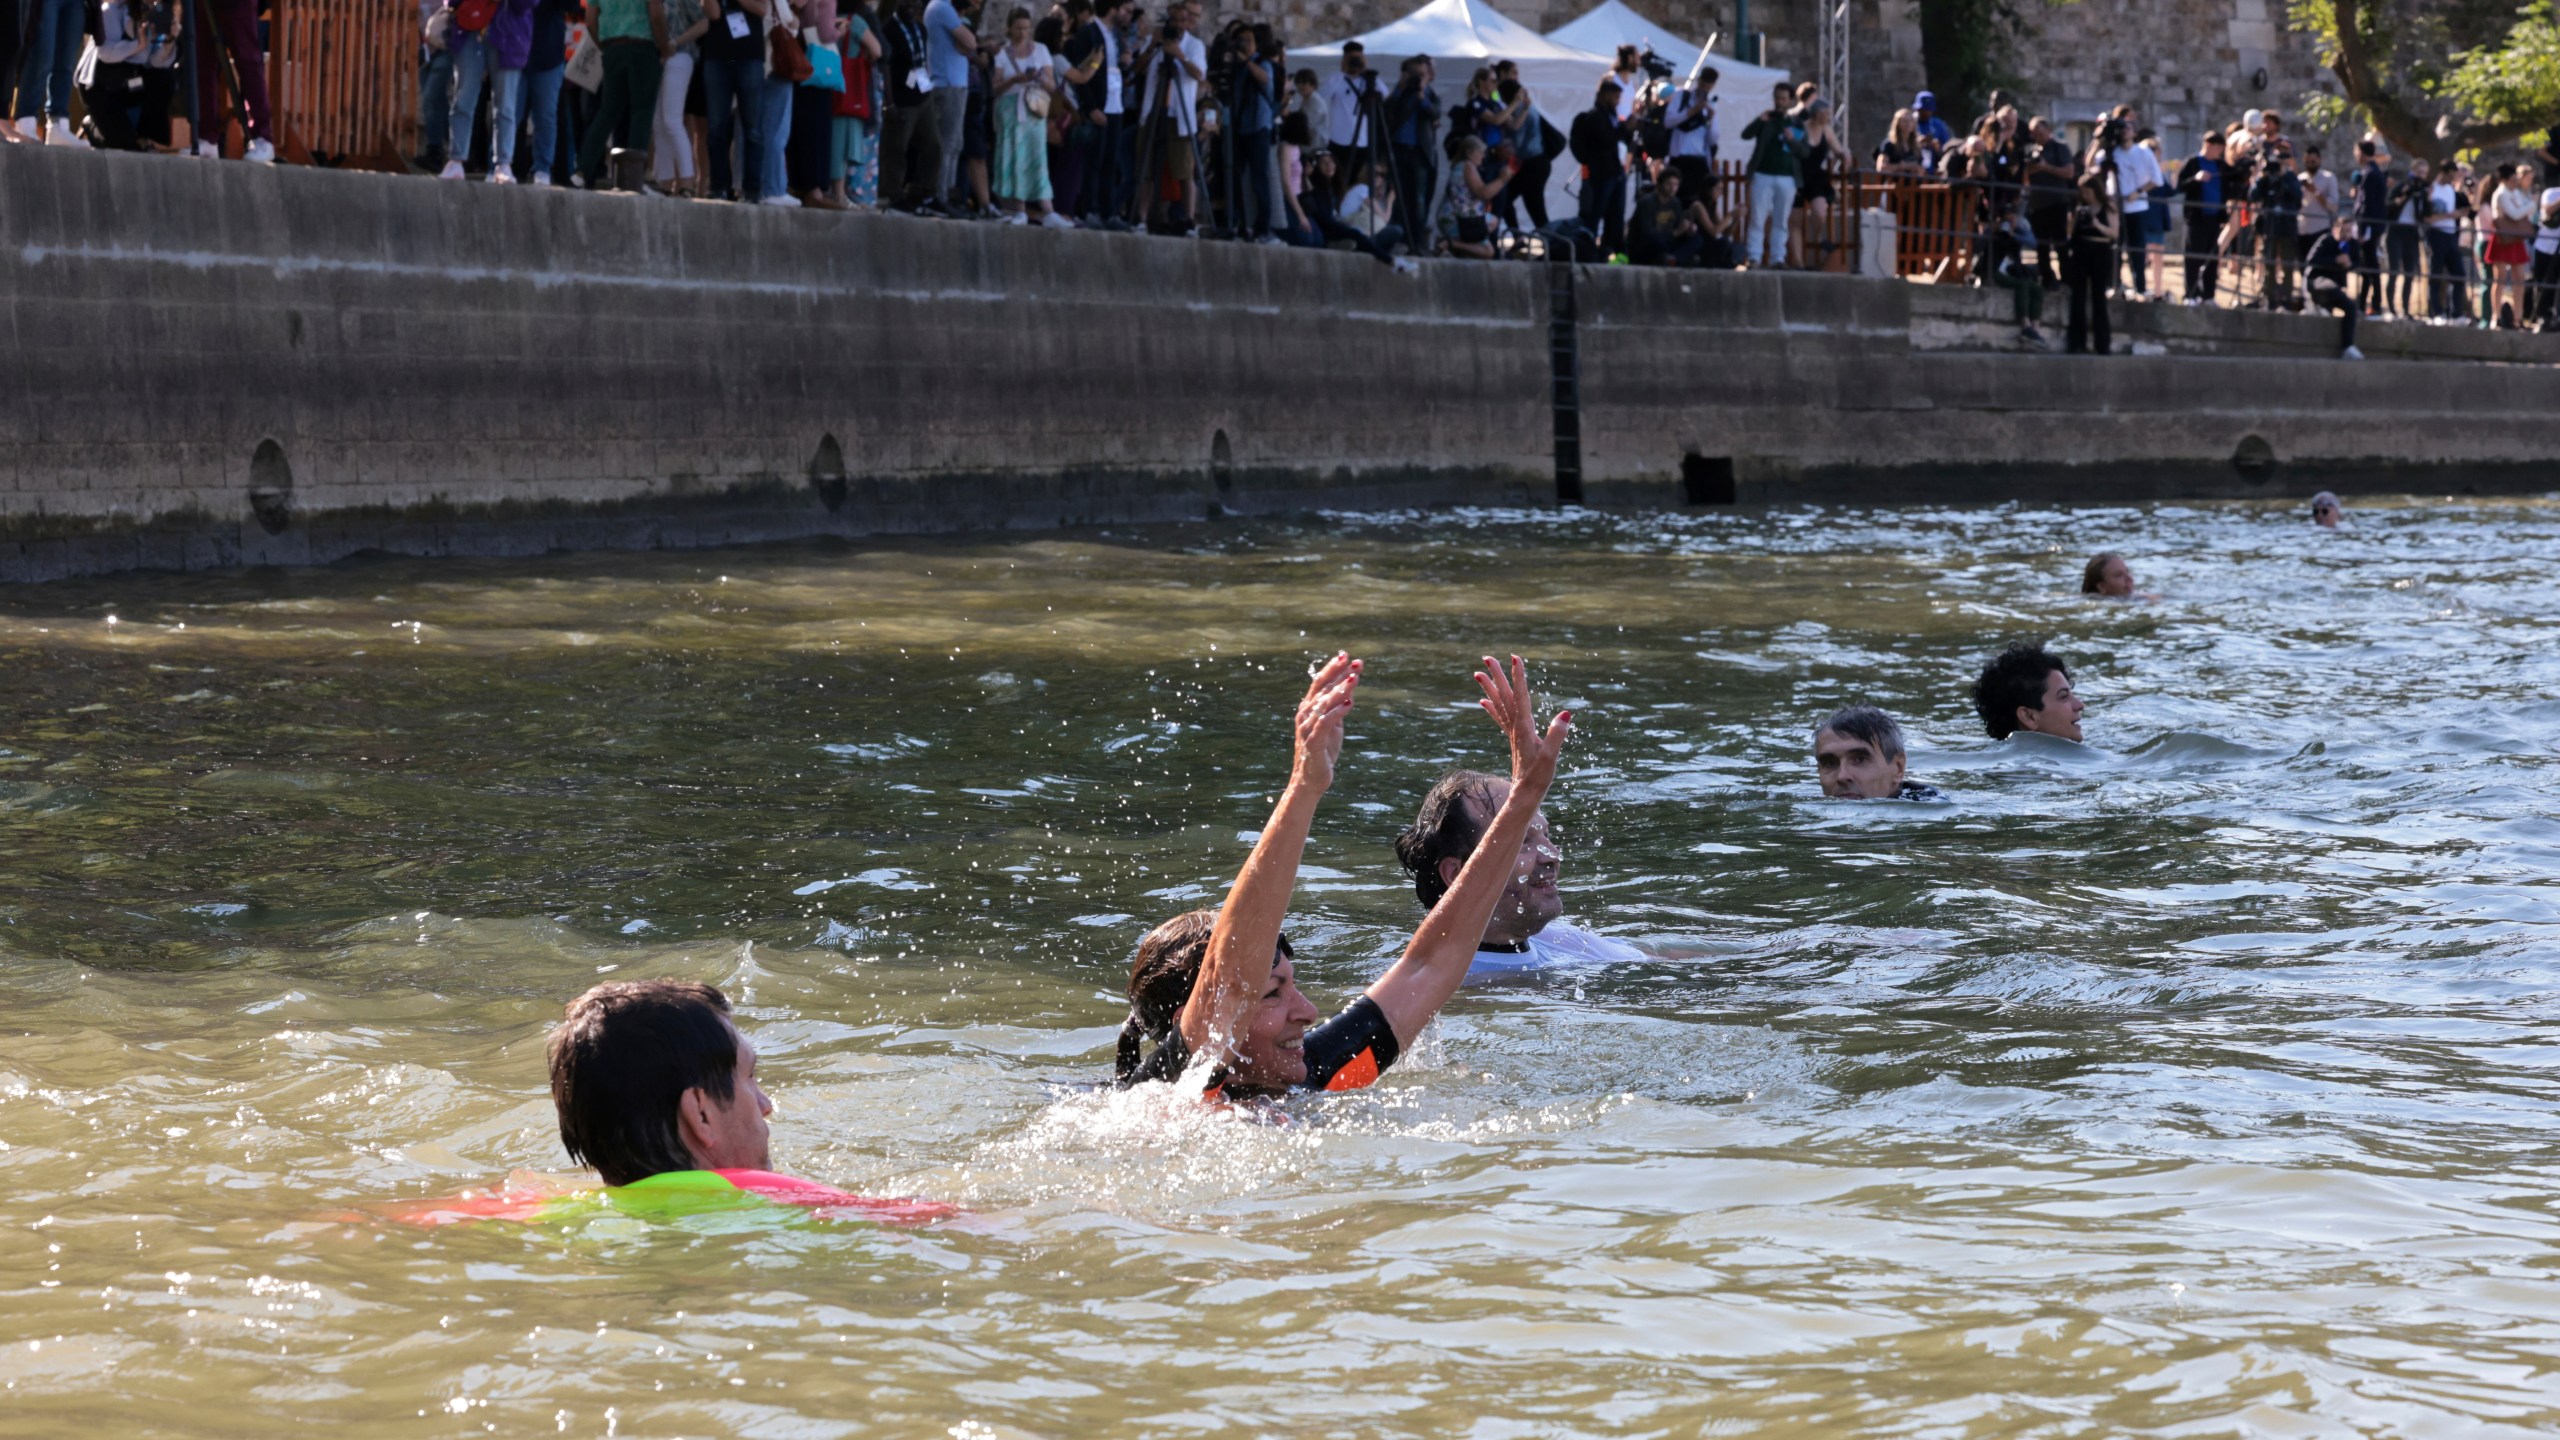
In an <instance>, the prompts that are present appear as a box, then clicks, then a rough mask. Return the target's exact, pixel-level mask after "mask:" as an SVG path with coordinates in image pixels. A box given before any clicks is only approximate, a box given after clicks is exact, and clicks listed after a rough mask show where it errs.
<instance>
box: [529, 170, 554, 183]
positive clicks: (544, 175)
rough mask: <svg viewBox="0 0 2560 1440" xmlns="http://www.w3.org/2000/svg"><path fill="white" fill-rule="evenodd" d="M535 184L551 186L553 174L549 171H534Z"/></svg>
mask: <svg viewBox="0 0 2560 1440" xmlns="http://www.w3.org/2000/svg"><path fill="white" fill-rule="evenodd" d="M533 183H534V184H536V185H549V184H550V183H551V172H550V171H548V170H536V171H534V172H533Z"/></svg>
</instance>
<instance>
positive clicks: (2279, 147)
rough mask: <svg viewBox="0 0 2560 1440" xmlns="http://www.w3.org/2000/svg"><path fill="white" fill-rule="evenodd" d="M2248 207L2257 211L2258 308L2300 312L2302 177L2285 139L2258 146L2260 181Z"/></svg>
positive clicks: (2251, 189)
mask: <svg viewBox="0 0 2560 1440" xmlns="http://www.w3.org/2000/svg"><path fill="white" fill-rule="evenodd" d="M2249 203H2250V204H2251V205H2253V206H2255V207H2257V211H2258V263H2259V267H2260V269H2259V275H2258V304H2259V306H2260V307H2261V308H2263V309H2267V310H2278V309H2298V308H2300V307H2299V306H2298V305H2297V304H2296V302H2295V300H2294V293H2293V285H2294V269H2295V266H2296V265H2297V264H2298V263H2299V261H2300V259H2301V253H2302V252H2301V249H2300V241H2299V240H2298V239H2297V238H2296V237H2297V236H2298V235H2299V234H2300V233H2301V232H2300V230H2299V228H2298V225H2297V221H2296V217H2297V216H2299V215H2300V214H2301V213H2302V176H2301V175H2300V174H2298V173H2297V172H2296V171H2295V170H2294V168H2293V146H2292V145H2291V144H2290V143H2288V142H2287V141H2286V140H2284V139H2283V137H2281V136H2278V137H2276V138H2273V139H2268V140H2262V141H2260V142H2259V146H2258V178H2257V179H2256V180H2254V181H2252V182H2250V185H2249Z"/></svg>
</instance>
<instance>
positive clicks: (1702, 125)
mask: <svg viewBox="0 0 2560 1440" xmlns="http://www.w3.org/2000/svg"><path fill="white" fill-rule="evenodd" d="M1717 79H1718V76H1717V74H1716V72H1715V69H1714V67H1712V66H1710V67H1708V68H1706V69H1703V70H1700V71H1699V72H1698V73H1697V74H1696V75H1693V76H1691V77H1690V78H1689V79H1688V80H1687V81H1686V82H1684V83H1683V84H1682V85H1681V86H1680V88H1678V89H1676V90H1674V91H1672V92H1671V94H1670V97H1669V99H1668V100H1667V101H1666V102H1665V104H1664V105H1663V110H1662V123H1663V125H1664V127H1665V128H1667V129H1668V130H1669V131H1670V139H1669V143H1668V145H1667V146H1666V148H1667V149H1668V150H1669V151H1670V152H1671V153H1670V155H1669V157H1668V158H1669V159H1670V161H1671V165H1672V168H1674V169H1676V170H1678V171H1679V172H1680V192H1681V193H1682V194H1684V195H1686V196H1688V197H1689V198H1690V199H1691V200H1692V201H1698V200H1704V199H1706V198H1707V196H1708V194H1709V193H1710V187H1712V186H1713V185H1714V184H1715V173H1716V151H1717V149H1718V148H1719V139H1720V137H1719V136H1718V135H1717V134H1716V99H1715V92H1716V80H1717Z"/></svg>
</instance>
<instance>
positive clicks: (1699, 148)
mask: <svg viewBox="0 0 2560 1440" xmlns="http://www.w3.org/2000/svg"><path fill="white" fill-rule="evenodd" d="M1701 112H1704V113H1705V115H1706V117H1707V123H1706V124H1704V125H1701V126H1699V127H1698V128H1696V129H1694V130H1683V129H1681V128H1680V124H1681V122H1682V121H1684V120H1687V119H1688V118H1689V117H1690V116H1692V115H1696V114H1699V113H1701ZM1662 123H1663V124H1665V125H1668V126H1670V127H1671V154H1672V157H1673V158H1674V159H1678V158H1680V157H1682V156H1695V157H1696V158H1698V159H1700V160H1704V159H1706V158H1707V157H1708V156H1710V155H1713V154H1714V153H1715V151H1716V107H1715V100H1714V97H1712V96H1708V95H1697V96H1692V95H1691V94H1690V93H1689V92H1688V91H1686V90H1674V91H1672V92H1671V103H1670V104H1668V105H1666V106H1664V107H1663V109H1662Z"/></svg>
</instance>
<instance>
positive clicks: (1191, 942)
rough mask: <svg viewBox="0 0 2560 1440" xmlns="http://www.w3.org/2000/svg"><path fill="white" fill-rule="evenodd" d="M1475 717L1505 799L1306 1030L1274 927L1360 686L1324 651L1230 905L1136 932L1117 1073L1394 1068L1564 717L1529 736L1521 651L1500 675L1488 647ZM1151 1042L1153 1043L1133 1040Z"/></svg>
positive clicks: (1308, 1020) (1220, 1089)
mask: <svg viewBox="0 0 2560 1440" xmlns="http://www.w3.org/2000/svg"><path fill="white" fill-rule="evenodd" d="M1475 678H1476V684H1477V686H1478V687H1480V688H1481V689H1482V690H1483V691H1484V699H1483V700H1482V701H1481V702H1480V703H1481V704H1482V705H1483V707H1484V711H1485V713H1486V714H1488V715H1490V716H1492V717H1493V720H1494V723H1495V724H1497V725H1500V726H1501V727H1502V731H1503V734H1504V735H1505V736H1507V737H1508V738H1509V740H1510V742H1511V793H1510V795H1509V796H1508V797H1507V798H1505V799H1504V801H1503V802H1502V808H1501V809H1500V810H1498V811H1496V812H1495V813H1494V817H1493V823H1492V824H1491V825H1489V826H1487V827H1486V830H1485V835H1484V838H1483V840H1482V841H1481V842H1480V843H1479V844H1478V845H1477V846H1476V849H1475V854H1474V855H1473V856H1472V857H1470V858H1469V859H1468V861H1467V863H1466V865H1465V866H1464V868H1462V869H1461V870H1459V872H1458V878H1457V880H1456V881H1455V882H1454V883H1453V884H1451V885H1450V887H1449V892H1448V893H1447V894H1446V895H1444V896H1442V897H1441V899H1440V903H1439V904H1437V905H1434V906H1432V907H1431V913H1430V914H1428V915H1426V916H1424V917H1423V921H1422V926H1421V928H1420V929H1418V930H1416V931H1414V932H1413V940H1412V941H1411V943H1409V944H1407V945H1406V946H1405V950H1404V955H1403V957H1402V958H1400V959H1398V960H1397V961H1396V963H1395V964H1393V965H1391V966H1389V967H1388V968H1387V973H1386V974H1384V975H1381V976H1379V977H1378V980H1377V983H1376V984H1373V985H1371V986H1370V987H1369V988H1368V989H1367V990H1366V991H1364V992H1362V994H1361V996H1360V998H1358V999H1356V1000H1354V1001H1352V1002H1351V1004H1350V1005H1349V1006H1348V1007H1346V1008H1345V1009H1344V1010H1343V1012H1342V1013H1341V1014H1339V1015H1336V1016H1335V1017H1333V1018H1332V1019H1331V1020H1327V1021H1325V1023H1323V1024H1322V1025H1316V1026H1315V1028H1314V1029H1312V1030H1311V1029H1309V1028H1308V1027H1309V1026H1310V1025H1312V1024H1314V1022H1315V1020H1316V1019H1317V1016H1318V1012H1317V1010H1316V1008H1315V1006H1314V1005H1312V1004H1310V1003H1309V1002H1308V1000H1307V997H1306V996H1304V995H1302V994H1300V993H1299V992H1298V983H1297V969H1296V964H1295V959H1294V956H1293V955H1292V952H1291V951H1290V949H1289V941H1288V939H1287V937H1285V936H1283V935H1282V934H1281V933H1280V924H1281V921H1282V920H1283V919H1285V918H1286V916H1287V914H1288V909H1289V897H1290V894H1291V893H1292V892H1293V891H1295V890H1296V888H1297V884H1298V861H1299V857H1300V856H1301V855H1302V854H1303V853H1304V852H1305V850H1306V844H1307V831H1308V830H1309V829H1310V828H1311V827H1312V826H1313V824H1314V822H1315V812H1316V803H1317V802H1318V801H1319V800H1321V799H1322V798H1323V796H1324V792H1325V790H1326V789H1327V788H1329V787H1330V786H1331V785H1332V784H1333V766H1334V761H1335V760H1336V759H1337V758H1339V757H1340V755H1341V753H1342V727H1343V722H1344V720H1345V719H1346V718H1347V717H1348V716H1349V715H1350V713H1351V702H1352V696H1353V693H1354V692H1355V691H1356V690H1357V689H1358V688H1359V685H1360V662H1359V661H1357V660H1354V659H1352V658H1351V657H1350V656H1348V655H1336V656H1334V657H1333V659H1332V660H1330V661H1328V662H1327V663H1326V664H1325V665H1324V667H1323V668H1321V669H1319V670H1318V671H1317V672H1316V674H1315V678H1314V680H1313V682H1312V683H1310V684H1309V685H1308V686H1307V695H1306V698H1305V699H1304V700H1301V701H1300V702H1299V703H1298V716H1297V763H1296V765H1295V767H1294V768H1293V769H1292V770H1291V772H1290V776H1289V788H1288V789H1286V790H1285V791H1283V792H1281V795H1280V803H1279V805H1278V806H1276V807H1275V808H1274V809H1273V810H1272V812H1271V823H1270V824H1268V825H1266V826H1264V827H1263V829H1262V835H1261V838H1259V839H1257V840H1256V841H1255V842H1254V846H1253V853H1252V854H1251V855H1249V856H1247V857H1246V859H1245V862H1244V869H1243V870H1242V871H1240V872H1238V874H1237V875H1236V883H1235V887H1234V888H1233V889H1231V890H1229V891H1228V892H1227V903H1226V904H1225V905H1224V906H1222V907H1220V908H1219V909H1217V910H1215V911H1209V910H1194V911H1192V912H1191V913H1190V914H1188V915H1178V916H1176V917H1174V918H1173V919H1171V920H1168V921H1166V922H1165V923H1163V924H1162V925H1159V926H1157V927H1156V928H1155V929H1154V930H1153V931H1150V932H1149V933H1148V935H1147V938H1146V939H1144V940H1142V941H1140V942H1138V956H1137V960H1136V962H1135V963H1134V964H1133V965H1131V967H1130V971H1129V1019H1128V1022H1127V1023H1126V1024H1124V1025H1122V1026H1121V1028H1120V1064H1119V1082H1120V1083H1121V1084H1123V1085H1134V1084H1136V1083H1138V1082H1139V1081H1142V1080H1172V1079H1175V1078H1177V1077H1179V1076H1181V1075H1182V1074H1184V1073H1185V1072H1186V1071H1188V1070H1190V1069H1191V1068H1192V1067H1193V1066H1194V1065H1195V1064H1198V1065H1202V1066H1205V1067H1206V1070H1207V1076H1206V1085H1205V1090H1206V1093H1207V1094H1208V1095H1209V1096H1210V1097H1211V1098H1241V1097H1245V1096H1267V1095H1277V1094H1280V1093H1282V1092H1285V1091H1288V1090H1296V1089H1304V1090H1354V1089H1358V1088H1359V1087H1361V1086H1363V1085H1367V1084H1369V1083H1370V1082H1371V1081H1374V1080H1376V1079H1377V1078H1378V1072H1379V1071H1381V1070H1384V1069H1386V1068H1387V1067H1388V1066H1389V1065H1392V1064H1394V1063H1395V1060H1396V1057H1397V1056H1398V1055H1401V1054H1403V1053H1404V1049H1405V1047H1406V1046H1408V1045H1410V1044H1412V1043H1413V1038H1414V1037H1415V1036H1416V1035H1419V1034H1421V1033H1422V1028H1423V1027H1424V1026H1426V1025H1428V1024H1430V1023H1431V1018H1432V1017H1433V1016H1435V1015H1437V1014H1439V1013H1440V1007H1441V1006H1443V1005H1446V1004H1448V1003H1449V997H1450V996H1452V995H1455V994H1456V993H1458V987H1459V985H1460V984H1461V983H1463V982H1464V981H1465V980H1466V978H1467V965H1468V963H1469V962H1470V961H1472V960H1474V958H1475V952H1476V942H1477V941H1478V940H1479V939H1481V938H1482V937H1483V935H1484V928H1485V923H1486V922H1487V921H1488V920H1490V919H1491V918H1492V916H1493V907H1494V904H1495V902H1497V901H1498V900H1500V899H1501V898H1502V892H1503V887H1504V886H1505V885H1506V884H1507V883H1508V882H1509V881H1510V879H1511V869H1512V863H1513V860H1514V858H1515V857H1516V856H1517V855H1518V854H1519V852H1520V842H1521V837H1522V836H1523V835H1525V834H1526V833H1527V831H1528V829H1529V823H1530V822H1531V821H1532V820H1534V819H1536V818H1537V814H1538V806H1539V805H1540V804H1541V803H1542V802H1544V801H1545V799H1546V796H1547V787H1548V786H1549V785H1550V784H1552V783H1554V781H1555V778H1556V757H1557V756H1558V755H1559V754H1561V753H1562V752H1563V750H1564V738H1565V735H1566V734H1567V733H1568V732H1569V731H1570V730H1571V729H1572V724H1573V717H1572V716H1571V715H1570V714H1561V713H1560V714H1558V715H1557V716H1556V717H1555V719H1554V720H1552V721H1550V722H1549V723H1548V724H1547V726H1546V728H1545V729H1544V730H1543V731H1542V730H1540V729H1539V726H1538V721H1537V715H1536V700H1535V697H1533V696H1532V695H1531V693H1530V691H1529V677H1528V671H1527V669H1526V667H1524V666H1523V665H1522V664H1521V663H1520V657H1519V656H1517V655H1514V656H1512V657H1511V665H1510V668H1509V670H1508V671H1505V669H1504V668H1503V667H1502V666H1500V665H1498V664H1496V663H1494V661H1493V659H1492V658H1491V657H1490V656H1488V657H1487V658H1486V659H1485V662H1484V669H1482V670H1480V671H1478V672H1477V673H1476V677H1475ZM1149 1044H1152V1046H1153V1049H1152V1050H1148V1049H1147V1048H1146V1047H1147V1046H1148V1045H1149Z"/></svg>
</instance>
